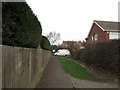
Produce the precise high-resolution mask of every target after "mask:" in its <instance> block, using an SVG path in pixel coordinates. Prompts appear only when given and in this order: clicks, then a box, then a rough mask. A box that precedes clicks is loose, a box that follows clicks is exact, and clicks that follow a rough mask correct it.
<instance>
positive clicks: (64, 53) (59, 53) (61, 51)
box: [54, 49, 71, 56]
mask: <svg viewBox="0 0 120 90" xmlns="http://www.w3.org/2000/svg"><path fill="white" fill-rule="evenodd" d="M54 55H55V56H70V55H71V54H70V51H69V50H68V49H59V50H58V51H57V52H56V53H54Z"/></svg>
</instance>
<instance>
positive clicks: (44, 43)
mask: <svg viewBox="0 0 120 90" xmlns="http://www.w3.org/2000/svg"><path fill="white" fill-rule="evenodd" d="M40 44H41V48H42V49H46V50H52V46H51V45H50V42H49V40H48V38H47V37H45V36H42V40H41V43H40Z"/></svg>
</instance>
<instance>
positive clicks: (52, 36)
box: [47, 32, 61, 45]
mask: <svg viewBox="0 0 120 90" xmlns="http://www.w3.org/2000/svg"><path fill="white" fill-rule="evenodd" d="M60 37H61V36H60V33H56V32H50V33H49V34H47V38H48V40H49V41H50V43H51V45H55V44H57V43H58V41H59V40H60Z"/></svg>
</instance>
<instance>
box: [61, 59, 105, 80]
mask: <svg viewBox="0 0 120 90" xmlns="http://www.w3.org/2000/svg"><path fill="white" fill-rule="evenodd" d="M59 61H60V63H61V65H62V66H63V68H64V70H65V72H66V73H68V74H70V75H71V76H73V77H76V78H79V79H84V80H92V81H98V82H105V81H104V80H102V79H100V78H99V77H98V76H97V75H96V74H94V73H92V72H90V71H89V70H87V69H86V68H85V67H83V66H81V65H80V64H79V63H76V62H74V61H72V60H69V59H67V58H64V57H59Z"/></svg>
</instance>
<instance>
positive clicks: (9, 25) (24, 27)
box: [2, 2, 42, 48]
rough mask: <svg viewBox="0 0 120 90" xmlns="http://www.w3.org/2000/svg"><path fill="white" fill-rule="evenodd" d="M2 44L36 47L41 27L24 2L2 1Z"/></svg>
mask: <svg viewBox="0 0 120 90" xmlns="http://www.w3.org/2000/svg"><path fill="white" fill-rule="evenodd" d="M2 19H3V20H2V29H3V33H2V44H3V45H10V46H20V47H30V48H36V47H38V46H39V44H40V41H41V33H42V28H41V25H40V22H39V21H38V19H37V17H36V16H35V15H34V14H33V12H32V10H31V8H30V7H29V6H28V5H27V4H26V3H25V2H4V3H2Z"/></svg>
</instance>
